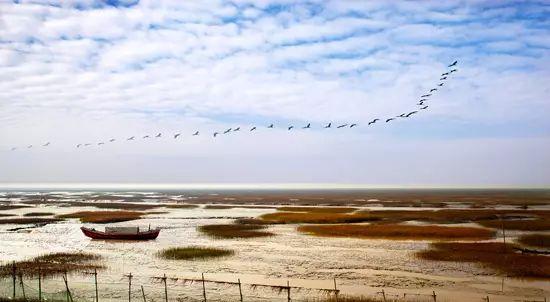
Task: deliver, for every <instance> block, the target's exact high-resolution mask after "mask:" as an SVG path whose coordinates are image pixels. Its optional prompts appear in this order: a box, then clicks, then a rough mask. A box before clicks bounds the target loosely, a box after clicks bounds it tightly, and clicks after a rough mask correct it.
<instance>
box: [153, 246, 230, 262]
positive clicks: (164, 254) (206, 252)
mask: <svg viewBox="0 0 550 302" xmlns="http://www.w3.org/2000/svg"><path fill="white" fill-rule="evenodd" d="M233 254H234V252H233V251H232V250H228V249H220V248H210V247H197V246H190V247H173V248H167V249H163V250H161V251H159V252H157V256H158V257H160V258H163V259H168V260H195V259H209V258H219V257H227V256H231V255H233Z"/></svg>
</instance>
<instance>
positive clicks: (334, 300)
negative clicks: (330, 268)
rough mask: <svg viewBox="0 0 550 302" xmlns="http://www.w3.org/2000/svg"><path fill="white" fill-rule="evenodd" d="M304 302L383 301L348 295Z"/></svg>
mask: <svg viewBox="0 0 550 302" xmlns="http://www.w3.org/2000/svg"><path fill="white" fill-rule="evenodd" d="M305 301H306V302H381V301H383V300H382V298H381V297H379V298H373V297H365V296H349V295H338V298H336V297H334V296H329V297H323V298H313V299H307V300H305ZM384 301H386V302H398V301H403V300H402V299H393V298H389V297H386V299H385V300H384ZM407 301H408V302H414V301H425V300H420V299H418V300H417V299H407Z"/></svg>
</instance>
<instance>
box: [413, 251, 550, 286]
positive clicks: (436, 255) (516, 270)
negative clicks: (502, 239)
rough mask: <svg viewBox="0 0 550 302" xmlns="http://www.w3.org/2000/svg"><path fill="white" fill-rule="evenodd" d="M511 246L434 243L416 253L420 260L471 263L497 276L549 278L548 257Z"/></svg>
mask: <svg viewBox="0 0 550 302" xmlns="http://www.w3.org/2000/svg"><path fill="white" fill-rule="evenodd" d="M515 249H516V246H515V245H513V244H503V243H499V242H474V243H470V242H436V243H432V244H431V245H430V249H428V250H424V251H420V252H417V253H416V256H417V257H418V258H420V259H424V260H436V261H453V262H474V263H479V264H481V265H482V266H484V267H488V268H491V269H493V270H495V271H497V272H498V273H500V274H505V275H507V276H509V277H520V278H543V279H549V278H550V257H547V256H542V255H532V254H520V253H517V252H515Z"/></svg>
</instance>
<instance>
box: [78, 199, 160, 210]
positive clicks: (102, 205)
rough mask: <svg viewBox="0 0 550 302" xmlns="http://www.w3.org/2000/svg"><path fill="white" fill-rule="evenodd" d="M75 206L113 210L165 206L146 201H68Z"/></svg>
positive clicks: (148, 208) (147, 208) (149, 208)
mask: <svg viewBox="0 0 550 302" xmlns="http://www.w3.org/2000/svg"><path fill="white" fill-rule="evenodd" d="M68 204H69V205H70V206H73V207H94V208H98V209H112V210H136V211H146V210H151V209H156V208H160V207H163V205H162V204H144V203H128V202H83V201H72V202H69V203H68Z"/></svg>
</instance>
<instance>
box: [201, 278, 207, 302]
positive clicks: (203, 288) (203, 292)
mask: <svg viewBox="0 0 550 302" xmlns="http://www.w3.org/2000/svg"><path fill="white" fill-rule="evenodd" d="M202 297H203V298H204V302H206V286H205V285H204V273H202Z"/></svg>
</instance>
